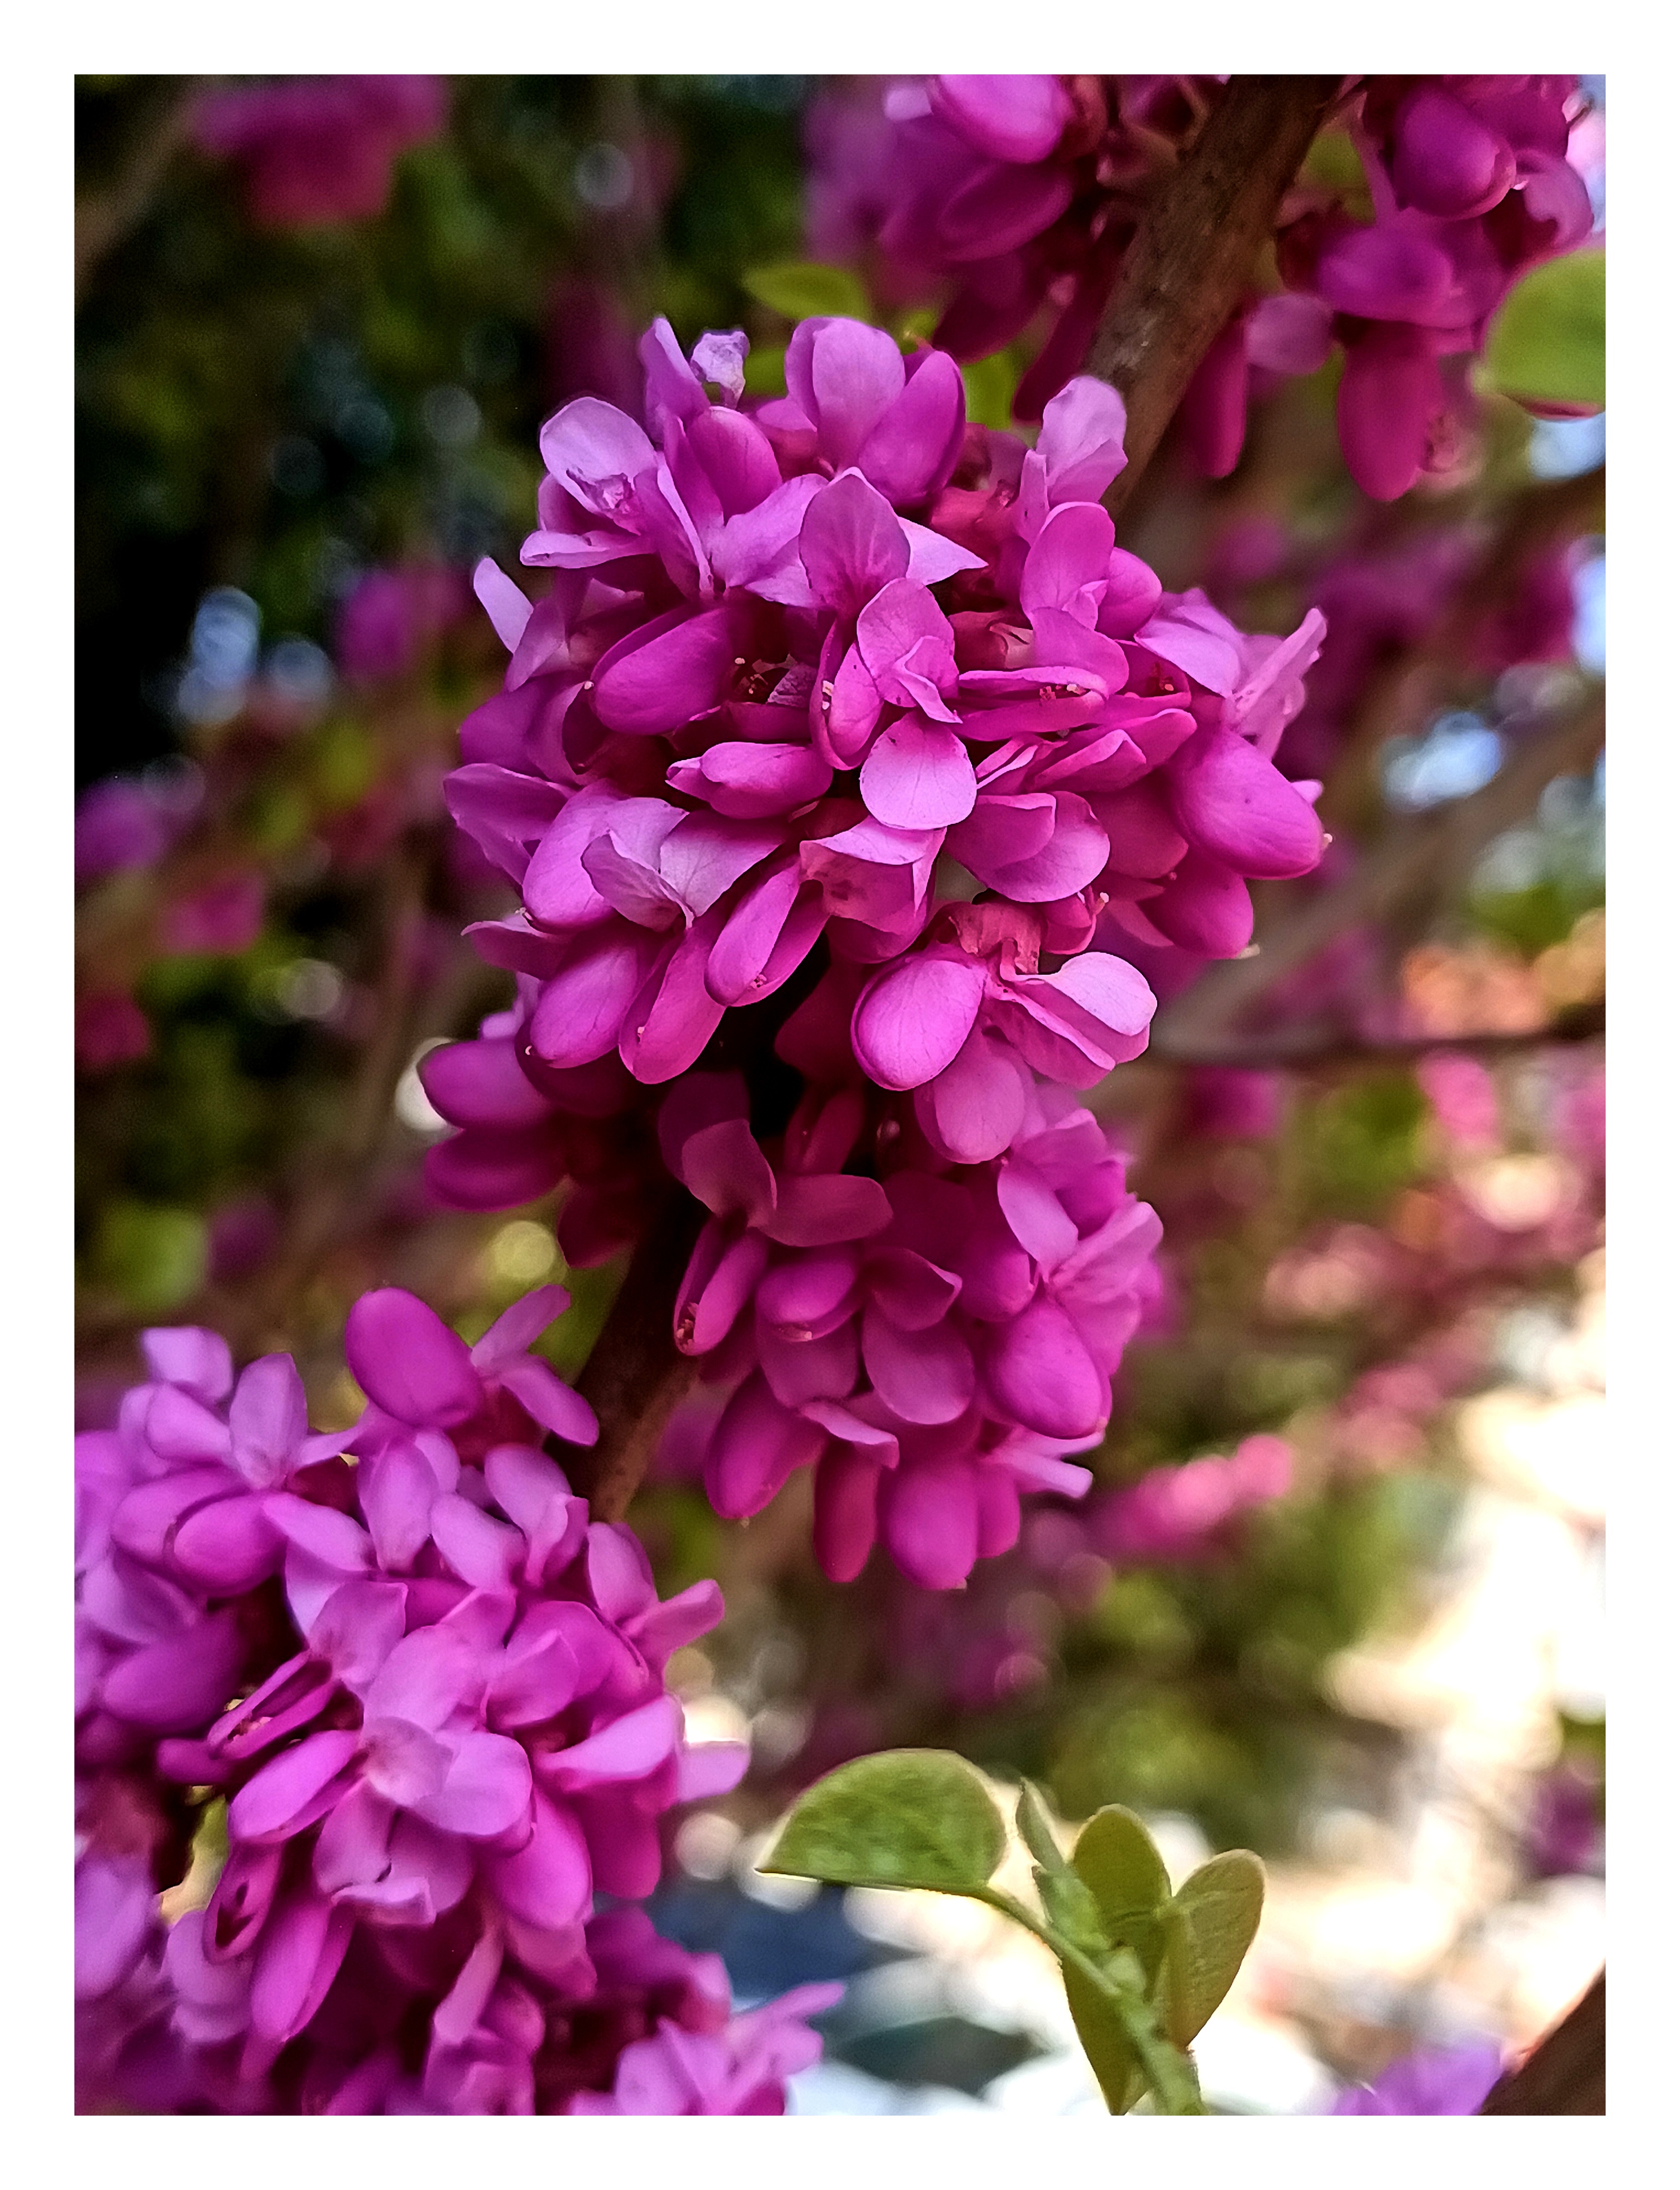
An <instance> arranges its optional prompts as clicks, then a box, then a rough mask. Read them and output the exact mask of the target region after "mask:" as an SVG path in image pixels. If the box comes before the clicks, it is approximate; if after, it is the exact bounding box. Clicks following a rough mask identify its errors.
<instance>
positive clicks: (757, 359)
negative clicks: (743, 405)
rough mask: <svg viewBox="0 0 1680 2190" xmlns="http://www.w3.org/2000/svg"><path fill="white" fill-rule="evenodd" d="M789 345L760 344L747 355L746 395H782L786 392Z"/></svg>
mask: <svg viewBox="0 0 1680 2190" xmlns="http://www.w3.org/2000/svg"><path fill="white" fill-rule="evenodd" d="M786 372H787V345H786V343H769V344H767V343H758V344H756V345H755V346H754V347H753V348H752V349H750V350H748V352H747V353H746V393H747V394H749V395H780V394H785V393H786V385H787V383H786Z"/></svg>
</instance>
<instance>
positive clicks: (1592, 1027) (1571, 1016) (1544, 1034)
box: [1149, 1003, 1604, 1071]
mask: <svg viewBox="0 0 1680 2190" xmlns="http://www.w3.org/2000/svg"><path fill="white" fill-rule="evenodd" d="M1603 1035H1604V1007H1603V1004H1601V1003H1600V1004H1586V1005H1583V1006H1581V1007H1579V1008H1578V1009H1575V1010H1571V1011H1570V1012H1569V1013H1568V1014H1567V1015H1566V1016H1564V1018H1559V1019H1556V1020H1553V1021H1552V1022H1550V1023H1549V1024H1547V1025H1545V1026H1541V1027H1533V1028H1530V1030H1528V1031H1527V1032H1525V1033H1523V1034H1426V1035H1412V1036H1407V1037H1405V1038H1404V1039H1397V1040H1395V1041H1361V1040H1360V1039H1359V1037H1358V1035H1342V1034H1334V1035H1327V1036H1326V1035H1323V1034H1320V1033H1315V1032H1314V1030H1312V1029H1311V1028H1305V1029H1294V1030H1285V1031H1284V1032H1282V1033H1280V1034H1277V1035H1261V1036H1258V1037H1257V1038H1256V1039H1255V1040H1254V1041H1241V1040H1232V1041H1223V1042H1217V1041H1216V1042H1208V1043H1204V1044H1202V1045H1200V1046H1199V1047H1197V1046H1193V1045H1190V1044H1188V1043H1185V1042H1183V1041H1180V1040H1177V1039H1175V1038H1174V1036H1173V1035H1172V1032H1171V1031H1170V1030H1169V1031H1168V1033H1167V1035H1166V1039H1165V1040H1162V1039H1161V1038H1159V1037H1157V1038H1156V1039H1155V1040H1154V1041H1151V1042H1150V1044H1149V1055H1150V1057H1151V1058H1155V1059H1158V1060H1160V1061H1161V1062H1164V1063H1166V1064H1191V1065H1207V1064H1212V1065H1221V1066H1234V1067H1236V1068H1237V1069H1240V1070H1245V1071H1248V1070H1252V1071H1266V1070H1269V1069H1272V1068H1273V1067H1280V1068H1293V1069H1297V1070H1302V1071H1305V1070H1313V1069H1318V1068H1319V1067H1320V1066H1325V1065H1337V1064H1354V1065H1357V1064H1384V1063H1402V1062H1404V1061H1405V1059H1406V1058H1414V1057H1427V1056H1431V1055H1433V1053H1434V1052H1436V1051H1437V1050H1443V1049H1447V1050H1457V1051H1461V1052H1463V1053H1465V1054H1466V1055H1468V1056H1477V1057H1507V1056H1510V1055H1513V1054H1514V1053H1516V1052H1521V1051H1523V1050H1525V1049H1537V1048H1543V1047H1545V1046H1546V1045H1547V1043H1550V1042H1564V1041H1603Z"/></svg>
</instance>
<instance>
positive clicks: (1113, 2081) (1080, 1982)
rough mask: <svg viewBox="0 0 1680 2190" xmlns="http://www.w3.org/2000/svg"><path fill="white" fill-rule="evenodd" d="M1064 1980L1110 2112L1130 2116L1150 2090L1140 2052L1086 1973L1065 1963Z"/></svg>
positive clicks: (1069, 2002) (1090, 2060)
mask: <svg viewBox="0 0 1680 2190" xmlns="http://www.w3.org/2000/svg"><path fill="white" fill-rule="evenodd" d="M1062 1978H1063V1982H1064V1984H1065V1985H1066V1987H1067V1994H1068V2007H1069V2009H1070V2011H1071V2013H1072V2016H1073V2027H1074V2028H1075V2029H1076V2031H1077V2032H1078V2033H1079V2042H1080V2044H1081V2045H1082V2046H1083V2047H1084V2048H1085V2057H1086V2059H1087V2061H1089V2062H1090V2063H1091V2068H1092V2073H1093V2075H1094V2076H1095V2077H1096V2079H1097V2081H1098V2084H1099V2085H1101V2087H1102V2092H1103V2096H1104V2098H1105V2099H1106V2100H1107V2101H1108V2105H1109V2112H1110V2113H1111V2114H1123V2113H1127V2112H1129V2111H1130V2109H1131V2108H1133V2107H1135V2106H1136V2105H1137V2103H1138V2100H1139V2099H1141V2098H1142V2097H1143V2096H1144V2092H1145V2091H1148V2089H1149V2078H1148V2077H1147V2076H1146V2075H1145V2074H1144V2068H1143V2063H1142V2062H1140V2061H1139V2060H1138V2051H1137V2048H1136V2047H1135V2046H1134V2045H1132V2040H1130V2039H1129V2038H1128V2037H1127V2034H1126V2033H1125V2031H1124V2030H1123V2029H1122V2028H1121V2024H1120V2021H1119V2018H1118V2017H1117V2016H1116V2015H1115V2011H1114V2009H1113V2008H1112V2007H1111V2006H1110V2004H1109V2003H1108V2001H1107V2000H1104V1997H1103V1995H1102V1994H1101V1993H1099V1992H1098V1989H1097V1988H1096V1986H1095V1985H1093V1983H1092V1982H1091V1980H1090V1978H1089V1977H1087V1976H1086V1975H1085V1973H1084V1972H1083V1971H1082V1970H1077V1969H1072V1968H1070V1967H1069V1966H1068V1965H1067V1964H1066V1963H1065V1962H1064V1964H1063V1965H1062Z"/></svg>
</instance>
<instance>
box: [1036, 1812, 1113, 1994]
mask: <svg viewBox="0 0 1680 2190" xmlns="http://www.w3.org/2000/svg"><path fill="white" fill-rule="evenodd" d="M1015 1830H1016V1831H1017V1832H1018V1833H1019V1835H1020V1836H1021V1838H1022V1839H1023V1840H1024V1841H1025V1842H1026V1844H1027V1847H1028V1848H1029V1849H1030V1852H1031V1854H1032V1857H1033V1873H1032V1875H1033V1881H1034V1883H1035V1884H1036V1886H1037V1888H1038V1898H1039V1899H1040V1900H1041V1902H1042V1903H1043V1904H1044V1913H1045V1915H1047V1917H1048V1918H1049V1920H1050V1923H1051V1926H1052V1927H1053V1929H1054V1930H1055V1931H1057V1932H1060V1934H1061V1935H1062V1937H1063V1938H1065V1939H1070V1940H1071V1941H1072V1942H1073V1943H1074V1945H1075V1946H1076V1947H1080V1948H1082V1949H1085V1950H1086V1951H1087V1953H1088V1952H1090V1951H1092V1950H1093V1949H1101V1948H1103V1947H1105V1946H1106V1945H1107V1944H1108V1935H1107V1933H1106V1932H1104V1929H1103V1921H1102V1918H1101V1917H1100V1916H1099V1915H1098V1913H1097V1904H1096V1903H1095V1902H1094V1901H1093V1899H1092V1898H1091V1889H1090V1888H1089V1886H1087V1885H1086V1883H1085V1881H1084V1880H1083V1879H1081V1877H1079V1875H1077V1873H1076V1872H1075V1871H1074V1870H1073V1869H1070V1866H1069V1864H1068V1859H1067V1858H1066V1857H1065V1856H1064V1854H1063V1853H1062V1851H1061V1849H1060V1847H1059V1846H1058V1845H1057V1841H1056V1835H1055V1834H1054V1833H1053V1831H1052V1830H1051V1825H1050V1819H1049V1818H1048V1816H1047V1813H1046V1811H1045V1807H1044V1801H1043V1797H1042V1796H1041V1795H1040V1793H1039V1791H1038V1790H1037V1788H1036V1787H1035V1786H1034V1785H1033V1784H1032V1782H1031V1781H1030V1779H1029V1780H1024V1781H1023V1782H1022V1783H1021V1796H1020V1800H1019V1802H1017V1804H1016V1805H1015Z"/></svg>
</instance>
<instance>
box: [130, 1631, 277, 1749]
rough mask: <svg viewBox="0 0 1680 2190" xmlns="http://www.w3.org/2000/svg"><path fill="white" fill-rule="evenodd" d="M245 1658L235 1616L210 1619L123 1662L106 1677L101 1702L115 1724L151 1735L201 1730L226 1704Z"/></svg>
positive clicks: (132, 1655) (152, 1644) (244, 1648)
mask: <svg viewBox="0 0 1680 2190" xmlns="http://www.w3.org/2000/svg"><path fill="white" fill-rule="evenodd" d="M245 1654H246V1642H245V1637H244V1635H243V1633H242V1631H241V1628H240V1625H239V1622H238V1620H237V1619H236V1616H235V1614H233V1613H232V1612H230V1611H229V1612H216V1613H212V1614H210V1616H209V1617H208V1618H207V1619H206V1620H201V1621H199V1622H198V1624H197V1625H196V1626H193V1627H191V1628H189V1629H187V1630H186V1631H184V1633H182V1634H180V1635H176V1636H172V1637H170V1638H169V1640H168V1641H167V1642H165V1643H151V1644H150V1645H148V1646H147V1647H145V1648H141V1649H139V1650H135V1651H134V1652H133V1653H132V1654H130V1655H129V1656H128V1657H126V1658H123V1659H122V1660H120V1661H119V1662H118V1663H117V1664H116V1665H113V1666H112V1668H111V1671H110V1672H108V1673H107V1674H106V1676H105V1682H104V1686H103V1688H102V1690H101V1694H100V1701H101V1703H102V1704H103V1705H104V1706H105V1710H106V1711H110V1712H111V1713H112V1714H114V1716H116V1717H117V1718H122V1719H126V1720H127V1721H128V1723H129V1724H130V1725H131V1726H139V1727H145V1728H146V1729H147V1730H148V1731H149V1732H150V1733H186V1732H188V1731H189V1730H190V1729H191V1728H204V1727H206V1726H207V1725H208V1724H209V1722H210V1721H211V1720H212V1719H213V1718H214V1717H215V1716H216V1715H217V1714H218V1712H219V1711H220V1710H221V1708H222V1706H223V1705H224V1704H225V1703H226V1701H227V1699H228V1693H229V1691H230V1689H231V1688H233V1686H234V1683H235V1682H236V1679H237V1677H238V1675H239V1671H240V1668H241V1665H243V1663H244V1661H245Z"/></svg>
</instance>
